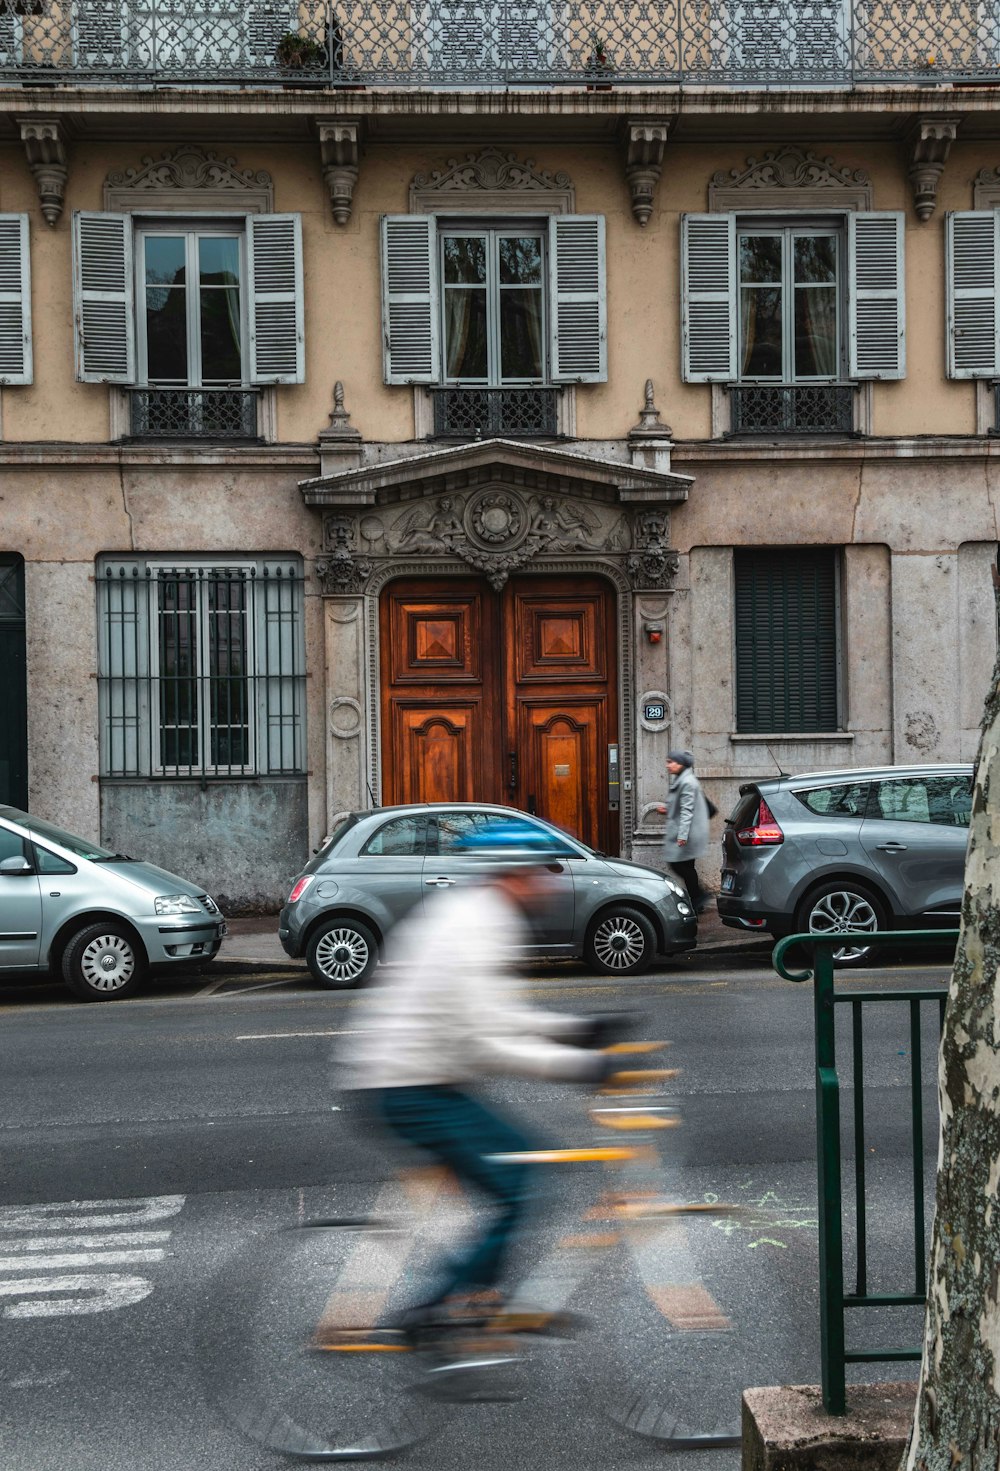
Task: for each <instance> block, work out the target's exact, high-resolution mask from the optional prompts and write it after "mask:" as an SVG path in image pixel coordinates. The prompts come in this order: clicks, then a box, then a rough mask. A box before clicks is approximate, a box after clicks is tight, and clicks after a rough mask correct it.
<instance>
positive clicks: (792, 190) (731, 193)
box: [708, 144, 872, 210]
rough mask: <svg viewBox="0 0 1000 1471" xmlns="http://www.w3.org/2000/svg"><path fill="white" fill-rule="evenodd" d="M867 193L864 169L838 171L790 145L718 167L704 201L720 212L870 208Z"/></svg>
mask: <svg viewBox="0 0 1000 1471" xmlns="http://www.w3.org/2000/svg"><path fill="white" fill-rule="evenodd" d="M871 190H872V186H871V179H870V178H869V176H868V173H867V172H866V170H865V169H852V168H842V167H840V166H839V165H838V164H836V163H835V162H834V161H833V159H832V158H829V157H825V158H819V157H817V155H816V154H815V153H812V152H810V151H808V150H806V149H802V148H796V147H795V146H794V145H792V144H789V145H788V146H787V147H786V148H774V149H769V150H768V152H767V153H765V154H763V156H762V157H760V158H748V159H747V161H746V164H745V165H744V167H743V168H735V169H729V170H728V171H727V170H725V169H720V170H719V172H718V173H716V174H714V175H713V176H712V181H711V183H710V185H709V189H708V202H709V208H711V209H718V210H725V209H739V208H740V207H741V206H742V207H743V208H745V209H761V208H770V207H771V206H772V205H774V206H775V207H784V208H788V207H789V206H793V207H795V208H799V207H801V206H802V205H811V204H814V203H820V204H822V203H826V204H828V205H829V204H836V205H838V206H840V207H846V208H848V209H871Z"/></svg>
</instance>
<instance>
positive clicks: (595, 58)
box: [587, 31, 614, 92]
mask: <svg viewBox="0 0 1000 1471" xmlns="http://www.w3.org/2000/svg"><path fill="white" fill-rule="evenodd" d="M613 71H614V62H613V61H612V60H611V56H610V54H609V52H608V48H607V44H606V43H605V40H604V37H603V36H601V35H600V34H599V33H598V32H597V31H591V33H590V55H589V56H588V57H587V73H588V75H589V76H591V77H593V78H594V80H593V81H591V82H588V83H587V91H588V92H610V90H611V83H610V81H603V80H601V79H602V78H603V77H606V76H608V75H609V74H610V73H611V72H613Z"/></svg>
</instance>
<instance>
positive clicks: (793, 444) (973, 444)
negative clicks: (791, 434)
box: [673, 434, 1000, 465]
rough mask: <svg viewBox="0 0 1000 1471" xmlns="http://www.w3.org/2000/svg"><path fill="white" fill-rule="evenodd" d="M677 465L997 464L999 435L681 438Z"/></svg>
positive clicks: (675, 452) (676, 446) (676, 449)
mask: <svg viewBox="0 0 1000 1471" xmlns="http://www.w3.org/2000/svg"><path fill="white" fill-rule="evenodd" d="M673 458H674V462H675V463H677V462H683V463H687V464H691V465H704V464H706V463H715V464H720V465H738V464H744V463H747V464H749V463H755V464H757V463H760V462H762V461H766V462H769V463H772V464H781V463H782V462H788V463H790V464H796V463H798V462H799V461H802V460H839V461H848V462H850V461H852V460H854V461H861V460H913V461H916V462H925V461H927V460H995V459H1000V436H998V437H996V438H992V437H991V438H986V437H984V436H982V435H971V434H970V435H945V434H940V435H938V434H928V435H914V436H910V437H905V438H898V439H893V438H884V439H876V438H874V437H873V438H866V439H843V440H824V439H789V440H786V441H784V442H782V443H779V442H777V441H775V440H761V441H759V442H753V441H750V440H733V439H731V440H720V439H686V440H682V439H678V440H675V441H674V449H673Z"/></svg>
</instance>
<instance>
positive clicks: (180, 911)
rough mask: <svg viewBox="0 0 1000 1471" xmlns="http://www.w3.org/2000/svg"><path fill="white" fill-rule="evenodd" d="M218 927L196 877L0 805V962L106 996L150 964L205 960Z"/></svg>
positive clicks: (121, 990) (131, 987)
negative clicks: (141, 860) (180, 875)
mask: <svg viewBox="0 0 1000 1471" xmlns="http://www.w3.org/2000/svg"><path fill="white" fill-rule="evenodd" d="M225 932H226V925H225V921H224V920H223V918H222V915H221V913H220V911H219V908H218V905H217V904H216V902H215V900H214V899H212V898H211V897H210V896H209V895H208V894H206V893H204V891H203V890H201V889H200V888H199V887H198V885H197V884H192V883H189V882H188V881H187V879H182V878H178V877H177V875H176V874H173V873H167V871H166V870H165V869H162V868H156V867H154V865H153V864H151V863H137V862H136V861H135V860H134V859H132V858H128V857H126V855H125V854H124V853H112V852H110V851H109V850H108V849H107V848H101V847H99V846H98V845H97V844H96V843H88V842H87V841H86V840H85V839H84V838H77V837H74V836H73V834H72V833H67V832H64V831H63V830H62V828H59V827H54V826H53V825H52V823H49V822H42V821H41V820H40V819H39V818H37V817H31V816H30V815H29V814H28V813H27V812H20V811H19V810H18V809H17V808H16V807H0V970H50V971H52V973H53V974H54V975H62V978H63V980H64V981H65V982H66V984H67V986H68V987H69V989H70V990H71V991H72V992H73V994H74V996H78V997H80V998H81V999H82V1000H84V1001H111V1000H114V999H116V998H118V997H123V996H128V995H131V993H132V992H133V991H135V990H137V989H138V987H139V986H140V985H141V983H142V980H143V978H144V976H145V974H146V971H147V970H148V969H149V968H150V967H154V966H155V967H161V966H170V965H178V964H181V965H183V964H187V965H191V964H193V963H199V962H202V961H206V960H211V959H212V957H213V956H214V955H215V953H216V951H217V950H218V948H219V946H220V945H221V944H222V937H223V935H224V934H225Z"/></svg>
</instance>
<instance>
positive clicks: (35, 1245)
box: [3, 1231, 170, 1266]
mask: <svg viewBox="0 0 1000 1471" xmlns="http://www.w3.org/2000/svg"><path fill="white" fill-rule="evenodd" d="M169 1240H170V1232H169V1231H108V1232H107V1233H106V1234H104V1235H101V1236H77V1235H74V1236H31V1237H29V1238H28V1240H27V1241H5V1242H4V1243H3V1250H4V1251H24V1252H34V1251H54V1250H57V1249H58V1248H59V1247H67V1246H68V1247H70V1248H71V1249H73V1250H80V1251H83V1250H86V1249H87V1248H88V1247H98V1248H102V1247H105V1246H117V1247H148V1246H152V1245H153V1244H154V1243H155V1242H157V1241H163V1242H166V1241H169ZM22 1265H23V1266H27V1265H28V1263H27V1262H24V1263H22ZM32 1265H35V1263H32Z"/></svg>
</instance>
